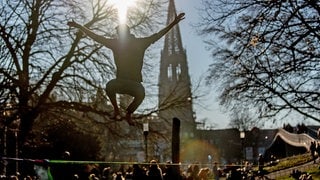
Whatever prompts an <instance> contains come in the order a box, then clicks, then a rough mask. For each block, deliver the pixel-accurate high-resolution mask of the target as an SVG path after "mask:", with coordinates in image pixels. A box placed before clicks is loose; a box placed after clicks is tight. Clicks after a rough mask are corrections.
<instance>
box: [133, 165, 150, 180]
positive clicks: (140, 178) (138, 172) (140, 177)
mask: <svg viewBox="0 0 320 180" xmlns="http://www.w3.org/2000/svg"><path fill="white" fill-rule="evenodd" d="M132 179H133V180H146V179H147V176H146V171H145V170H144V169H143V168H141V167H140V166H139V165H138V164H134V165H133V172H132Z"/></svg>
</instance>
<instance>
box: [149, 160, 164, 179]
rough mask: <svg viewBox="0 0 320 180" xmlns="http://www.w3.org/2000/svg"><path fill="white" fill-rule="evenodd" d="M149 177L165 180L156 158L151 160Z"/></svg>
mask: <svg viewBox="0 0 320 180" xmlns="http://www.w3.org/2000/svg"><path fill="white" fill-rule="evenodd" d="M147 177H148V178H147V179H149V180H163V175H162V170H161V169H160V167H159V165H158V163H157V161H156V160H151V161H150V166H149V170H148V171H147Z"/></svg>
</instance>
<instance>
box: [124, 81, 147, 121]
mask: <svg viewBox="0 0 320 180" xmlns="http://www.w3.org/2000/svg"><path fill="white" fill-rule="evenodd" d="M119 82H121V83H122V85H123V86H122V87H121V88H120V89H118V90H119V91H118V92H119V93H121V94H128V95H130V96H132V97H133V100H132V102H131V103H130V104H129V106H128V107H127V109H126V111H127V113H126V117H125V118H126V121H127V122H128V124H129V125H130V126H133V125H134V122H133V121H132V118H131V116H132V114H133V112H134V111H135V110H136V109H137V108H138V107H139V105H140V104H141V103H142V101H143V99H144V97H145V89H144V87H143V86H142V84H141V83H140V82H135V81H130V80H120V81H119Z"/></svg>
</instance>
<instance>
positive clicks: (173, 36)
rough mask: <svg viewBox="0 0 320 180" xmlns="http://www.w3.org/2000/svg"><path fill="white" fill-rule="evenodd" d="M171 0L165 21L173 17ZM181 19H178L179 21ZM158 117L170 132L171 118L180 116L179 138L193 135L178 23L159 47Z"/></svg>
mask: <svg viewBox="0 0 320 180" xmlns="http://www.w3.org/2000/svg"><path fill="white" fill-rule="evenodd" d="M176 15H177V13H176V8H175V4H174V0H170V1H169V8H168V18H167V24H169V23H170V22H172V21H173V20H174V18H175V17H176ZM181 22H182V21H181ZM158 106H159V109H160V110H159V118H160V119H161V120H163V121H165V122H168V123H166V124H168V126H169V127H167V128H166V130H167V131H168V132H166V133H167V134H168V136H170V135H171V133H172V132H171V127H172V119H173V118H174V117H176V118H178V119H180V124H181V126H180V142H181V147H182V146H183V143H184V142H186V141H187V140H188V139H189V138H193V137H194V130H195V127H196V126H195V118H194V112H193V108H192V93H191V82H190V76H189V71H188V62H187V56H186V50H185V49H184V48H183V47H182V40H181V33H180V28H179V24H177V25H175V26H174V27H173V28H172V29H171V30H170V31H169V32H168V33H167V34H166V35H165V41H164V47H163V49H162V51H161V61H160V76H159V104H158Z"/></svg>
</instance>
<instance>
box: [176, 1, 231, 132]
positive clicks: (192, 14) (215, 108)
mask: <svg viewBox="0 0 320 180" xmlns="http://www.w3.org/2000/svg"><path fill="white" fill-rule="evenodd" d="M175 5H176V10H177V14H179V13H181V12H184V13H186V15H185V19H184V20H183V21H181V22H180V23H179V26H180V31H181V38H182V43H183V47H184V48H185V49H186V51H187V60H188V65H189V74H190V77H191V81H192V84H193V86H194V85H195V83H196V81H198V80H199V78H200V77H202V76H203V75H204V73H205V72H206V71H207V70H208V67H209V65H210V64H211V62H212V61H213V58H212V57H211V56H210V51H208V50H206V44H205V43H204V42H203V41H204V39H203V38H201V37H200V36H199V35H197V33H196V30H195V29H194V27H192V25H194V24H196V23H197V22H199V21H200V17H199V10H198V9H199V8H200V6H201V4H200V0H175ZM216 94H217V93H215V92H213V90H212V91H211V92H210V94H208V96H206V98H204V99H207V100H206V101H203V102H201V104H202V105H205V106H206V108H203V107H200V106H197V104H195V105H194V111H195V113H196V116H197V120H198V121H199V120H202V119H207V120H206V124H207V125H212V127H213V128H214V129H222V128H226V127H227V126H228V124H229V117H228V114H226V113H224V112H223V111H222V110H221V109H222V107H220V106H219V104H218V102H217V99H216ZM195 101H197V100H195Z"/></svg>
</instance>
